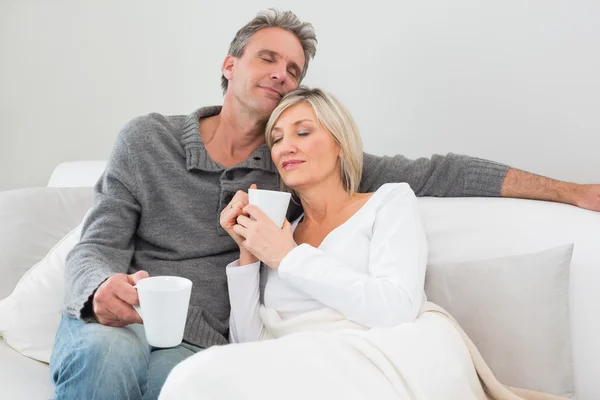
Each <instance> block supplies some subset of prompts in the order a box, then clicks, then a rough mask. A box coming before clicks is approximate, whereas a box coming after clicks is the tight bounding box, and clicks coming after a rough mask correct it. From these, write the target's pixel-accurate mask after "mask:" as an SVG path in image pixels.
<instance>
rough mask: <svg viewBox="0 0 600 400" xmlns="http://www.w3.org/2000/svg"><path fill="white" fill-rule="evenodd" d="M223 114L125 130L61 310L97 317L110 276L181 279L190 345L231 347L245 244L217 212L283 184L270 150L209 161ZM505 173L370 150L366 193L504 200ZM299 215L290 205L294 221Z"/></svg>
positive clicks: (73, 257)
mask: <svg viewBox="0 0 600 400" xmlns="http://www.w3.org/2000/svg"><path fill="white" fill-rule="evenodd" d="M220 109H221V108H220V107H206V108H201V109H199V110H197V111H196V112H194V113H193V114H192V115H190V116H167V117H165V116H162V115H159V114H150V115H148V116H144V117H140V118H136V119H134V120H132V121H131V122H130V123H128V124H127V125H126V126H125V127H124V128H123V130H122V131H121V133H120V134H119V136H118V138H117V141H116V144H115V146H114V148H113V150H112V153H111V155H110V158H109V160H108V164H107V167H106V171H105V172H104V174H103V175H102V177H101V178H100V180H99V181H98V183H97V184H96V186H95V205H94V208H93V210H92V211H91V213H90V214H89V216H88V218H87V219H86V221H85V224H84V227H83V232H82V237H81V241H80V243H79V244H78V245H76V246H75V248H74V249H73V250H72V251H71V253H70V254H69V256H68V258H67V268H66V279H67V295H66V298H65V302H64V305H63V309H62V311H63V313H64V314H66V315H68V316H71V317H76V318H81V319H83V320H87V321H93V318H92V315H91V307H90V302H89V299H90V297H91V295H92V294H93V293H94V291H95V290H96V289H97V288H98V286H99V285H100V284H101V283H102V282H103V281H104V280H106V279H107V278H108V277H109V276H111V275H113V274H116V273H128V274H131V273H134V272H136V271H139V270H146V271H148V273H149V274H150V275H151V276H154V275H178V276H183V277H186V278H189V279H190V280H191V281H192V282H193V289H192V297H191V300H190V308H189V313H188V320H187V325H186V328H185V335H184V340H185V341H188V342H190V343H192V344H194V345H197V346H200V347H209V346H212V345H218V344H225V343H227V335H228V318H229V296H228V292H227V278H226V275H225V266H226V265H227V264H228V263H230V262H231V261H233V260H235V259H236V258H237V257H238V248H237V246H236V244H235V242H234V241H233V240H232V239H231V238H230V237H229V235H227V233H226V232H225V231H224V230H223V229H222V228H221V226H220V224H219V213H220V212H221V210H222V209H223V208H224V207H225V205H226V204H227V203H228V202H229V201H230V199H231V198H232V196H233V195H234V194H235V192H236V191H237V190H240V189H242V190H247V189H248V187H249V186H250V185H251V184H252V183H256V184H257V185H258V187H259V188H263V189H275V190H276V189H278V188H279V180H278V175H277V170H276V169H275V167H274V166H273V164H272V162H271V156H270V152H269V149H268V148H267V147H266V146H265V145H263V146H261V147H259V148H258V149H257V150H256V151H255V152H254V153H253V154H252V155H251V156H250V157H249V158H248V159H247V160H246V161H244V162H242V163H240V164H238V165H235V166H233V167H230V168H225V167H223V166H221V165H220V164H218V163H216V162H214V161H212V160H211V159H210V157H209V155H208V153H207V151H206V148H205V147H204V144H203V142H202V140H201V139H200V132H199V127H198V121H199V119H200V118H204V117H208V116H212V115H216V114H218V113H219V112H220ZM507 170H508V167H507V166H505V165H501V164H497V163H494V162H490V161H485V160H481V159H477V158H471V157H466V156H460V155H455V154H448V155H446V156H438V155H434V156H433V157H432V158H431V159H425V158H423V159H418V160H409V159H407V158H405V157H403V156H395V157H377V156H373V155H369V154H365V158H364V172H363V177H362V182H361V186H360V191H362V192H372V191H375V190H377V188H378V187H379V186H381V185H383V184H384V183H388V182H408V183H409V184H410V186H411V187H412V189H413V190H414V192H415V193H416V194H417V195H418V196H454V197H456V196H498V195H499V193H500V186H501V185H502V181H503V179H504V176H505V174H506V172H507ZM299 211H300V210H299V209H298V208H297V207H295V206H294V205H292V206H291V207H290V210H289V213H288V217H289V218H290V219H292V218H294V217H295V216H297V215H298V213H299Z"/></svg>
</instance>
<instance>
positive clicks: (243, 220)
mask: <svg viewBox="0 0 600 400" xmlns="http://www.w3.org/2000/svg"><path fill="white" fill-rule="evenodd" d="M236 221H237V223H238V225H242V226H243V227H244V228H249V227H250V225H252V224H253V223H255V222H254V221H252V220H251V219H250V218H248V217H246V216H245V215H244V214H240V215H238V217H237V219H236Z"/></svg>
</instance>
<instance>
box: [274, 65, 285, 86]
mask: <svg viewBox="0 0 600 400" xmlns="http://www.w3.org/2000/svg"><path fill="white" fill-rule="evenodd" d="M286 79H287V71H286V69H285V65H282V64H279V63H278V64H277V65H276V66H275V69H274V70H273V72H271V80H273V81H276V82H278V83H283V82H285V80H286Z"/></svg>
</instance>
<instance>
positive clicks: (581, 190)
mask: <svg viewBox="0 0 600 400" xmlns="http://www.w3.org/2000/svg"><path fill="white" fill-rule="evenodd" d="M574 185H576V184H574ZM574 196H575V197H574V202H573V204H574V205H576V206H577V207H581V208H585V209H587V210H592V211H599V212H600V185H577V189H576V190H575V195H574Z"/></svg>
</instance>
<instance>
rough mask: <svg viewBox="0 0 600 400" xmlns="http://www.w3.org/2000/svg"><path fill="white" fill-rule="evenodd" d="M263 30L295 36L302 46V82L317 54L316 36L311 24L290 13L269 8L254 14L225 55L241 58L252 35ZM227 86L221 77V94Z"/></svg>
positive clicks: (299, 80) (300, 79)
mask: <svg viewBox="0 0 600 400" xmlns="http://www.w3.org/2000/svg"><path fill="white" fill-rule="evenodd" d="M264 28H281V29H285V30H286V31H289V32H291V33H293V34H294V35H296V37H297V38H298V40H299V41H300V44H301V45H302V49H304V66H303V68H302V71H301V72H300V76H299V79H298V82H302V79H303V78H304V76H305V75H306V71H307V70H308V64H309V61H310V60H311V59H312V58H314V56H315V54H316V53H317V35H316V34H315V29H314V28H313V26H312V24H310V23H308V22H302V21H300V19H299V18H298V17H297V16H296V14H294V13H293V12H291V11H279V10H277V9H275V8H270V9H268V10H265V11H261V12H259V13H258V14H256V17H254V19H252V21H250V22H248V23H247V24H246V25H244V26H243V27H242V28H241V29H240V30H239V31H237V33H236V34H235V37H234V38H233V40H232V41H231V44H230V45H229V52H228V53H227V54H228V55H231V56H234V57H237V58H239V57H241V56H242V55H243V54H244V49H245V48H246V45H247V44H248V42H249V41H250V38H251V37H252V35H254V34H255V33H256V32H258V31H259V30H261V29H264ZM228 86H229V81H228V80H227V78H225V76H223V75H221V88H222V89H223V94H225V93H226V92H227V87H228Z"/></svg>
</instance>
